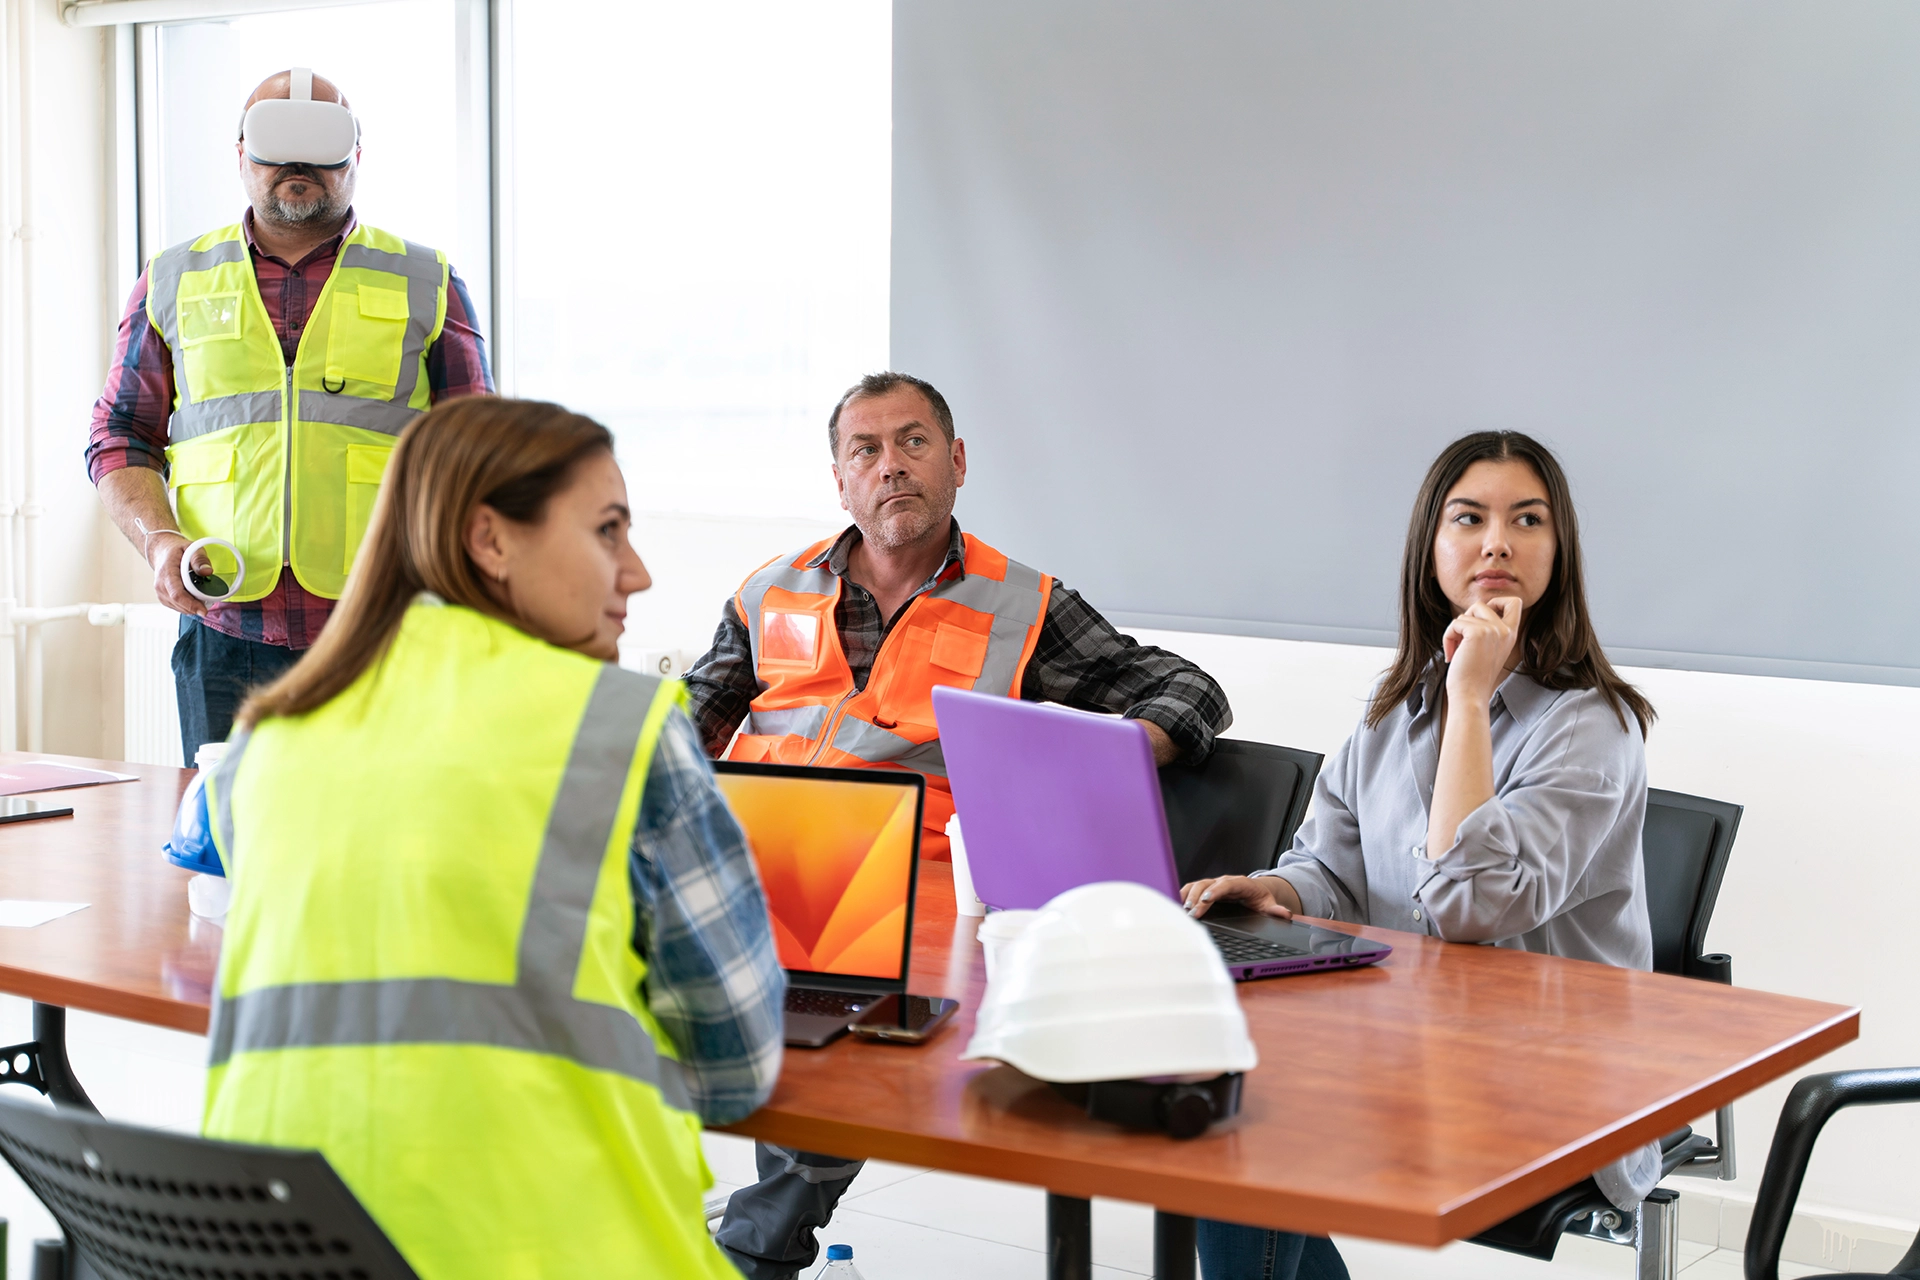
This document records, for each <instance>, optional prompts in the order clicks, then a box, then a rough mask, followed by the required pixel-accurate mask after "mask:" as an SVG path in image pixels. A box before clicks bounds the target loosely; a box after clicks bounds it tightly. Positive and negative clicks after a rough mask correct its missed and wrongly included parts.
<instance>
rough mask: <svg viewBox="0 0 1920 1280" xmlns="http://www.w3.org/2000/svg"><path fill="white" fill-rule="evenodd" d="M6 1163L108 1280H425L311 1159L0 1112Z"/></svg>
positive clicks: (14, 1109)
mask: <svg viewBox="0 0 1920 1280" xmlns="http://www.w3.org/2000/svg"><path fill="white" fill-rule="evenodd" d="M0 1155H4V1156H5V1157H6V1160H7V1163H8V1164H10V1165H12V1166H13V1168H14V1171H15V1172H16V1173H18V1174H19V1175H20V1178H21V1180H22V1181H23V1182H25V1183H26V1184H27V1186H28V1187H30V1188H31V1189H32V1191H33V1193H34V1194H35V1195H36V1196H38V1197H40V1202H41V1203H42V1204H44V1205H46V1206H47V1210H48V1212H50V1213H52V1214H53V1216H54V1219H55V1220H56V1221H58V1222H59V1224H60V1229H61V1230H62V1231H63V1232H64V1233H65V1234H66V1237H67V1246H68V1250H69V1257H70V1258H73V1259H75V1265H74V1266H73V1270H74V1271H75V1273H76V1274H81V1275H84V1274H86V1270H85V1269H86V1268H88V1267H91V1268H92V1269H93V1271H94V1272H96V1273H98V1274H99V1275H100V1276H102V1277H105V1278H106V1280H163V1278H165V1280H172V1278H173V1277H178V1276H194V1277H203V1278H204V1280H279V1278H280V1277H313V1280H418V1277H417V1276H415V1274H414V1271H413V1268H412V1267H410V1266H408V1265H407V1263H406V1260H405V1259H404V1258H402V1257H401V1256H400V1251H399V1250H398V1249H395V1248H394V1247H393V1244H392V1242H390V1241H389V1240H388V1239H387V1237H386V1236H385V1235H384V1234H383V1233H382V1232H381V1230H380V1228H379V1227H378V1226H377V1225H375V1223H374V1221H373V1219H372V1218H371V1217H369V1216H368V1214H367V1211H366V1210H365V1209H364V1208H362V1207H361V1206H360V1202H359V1201H358V1200H355V1199H354V1197H353V1193H352V1192H351V1191H349V1190H347V1187H346V1184H345V1183H343V1182H341V1181H340V1177H339V1175H338V1174H336V1173H335V1172H334V1171H333V1168H332V1166H330V1165H329V1164H328V1163H327V1162H326V1159H325V1158H324V1157H322V1156H321V1155H320V1153H319V1152H317V1151H286V1150H280V1149H277V1148H273V1147H252V1146H244V1145H241V1144H239V1143H231V1142H211V1141H208V1140H207V1139H205V1138H194V1137H188V1136H186V1135H184V1134H177V1133H165V1132H162V1131H160V1130H156V1129H141V1128H137V1127H135V1126H133V1125H124V1124H115V1123H113V1122H112V1121H110V1120H102V1119H101V1118H100V1117H98V1116H95V1115H90V1114H85V1113H82V1112H78V1111H72V1110H49V1109H48V1108H46V1107H44V1106H40V1105H35V1104H32V1103H26V1102H16V1101H13V1100H12V1099H9V1098H0Z"/></svg>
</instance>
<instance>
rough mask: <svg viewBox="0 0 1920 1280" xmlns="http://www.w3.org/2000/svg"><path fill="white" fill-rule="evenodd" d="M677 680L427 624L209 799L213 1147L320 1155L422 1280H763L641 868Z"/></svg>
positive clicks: (473, 618)
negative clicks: (643, 896)
mask: <svg viewBox="0 0 1920 1280" xmlns="http://www.w3.org/2000/svg"><path fill="white" fill-rule="evenodd" d="M685 697H686V694H685V690H684V688H683V687H682V686H681V685H680V684H679V683H678V682H674V681H662V680H657V679H654V678H651V677H648V676H642V675H639V674H637V673H634V672H630V671H622V670H621V669H620V668H618V667H615V666H612V665H610V664H606V663H600V662H595V661H593V660H591V659H589V658H585V657H582V656H581V655H579V654H576V653H572V652H569V651H567V650H564V649H558V648H554V647H553V646H551V645H548V644H545V643H543V642H541V641H539V640H536V639H533V638H532V637H530V636H528V635H526V634H525V633H523V632H521V631H518V630H516V629H515V628H513V627H511V626H508V625H507V624H505V623H502V622H498V621H495V620H493V619H491V618H487V617H485V616H483V615H481V614H479V613H476V612H474V611H473V610H470V609H463V608H459V607H456V606H451V605H436V604H417V605H415V606H414V607H413V608H412V609H410V610H409V611H408V613H407V616H406V620H405V621H404V622H403V624H402V626H401V629H400V632H399V634H398V636H397V637H396V638H395V640H394V642H393V645H392V647H391V648H390V649H389V651H388V652H387V654H386V656H385V657H384V659H382V660H381V661H379V662H378V663H376V664H375V665H374V666H373V667H370V668H369V669H368V671H367V672H366V673H365V674H364V675H362V676H361V677H360V679H359V680H358V681H356V682H355V683H354V684H353V685H351V686H349V687H348V689H347V690H346V691H345V692H344V693H342V694H340V695H339V696H338V697H336V698H334V699H333V701H331V702H329V703H327V704H326V705H325V706H323V707H321V708H320V709H319V710H317V711H314V712H311V713H309V714H307V715H304V716H299V717H291V718H284V719H270V720H267V721H265V722H263V723H262V724H260V725H259V726H258V727H257V728H256V729H255V730H253V731H252V732H251V733H250V734H246V733H241V734H236V736H235V738H234V740H233V742H232V745H231V746H229V748H228V751H227V755H226V757H225V759H224V760H223V761H222V762H221V764H220V766H219V768H218V769H217V770H216V771H215V772H214V773H213V774H212V775H211V776H210V778H209V780H208V790H207V795H208V808H209V813H210V814H211V815H212V817H213V826H214V828H215V834H214V838H215V842H216V844H217V846H218V848H219V850H220V858H221V862H222V864H223V865H224V866H225V867H226V868H227V871H228V874H229V875H230V876H231V877H232V880H233V905H232V908H231V911H230V912H229V914H228V916H227V923H226V937H225V942H224V945H223V946H222V948H221V954H220V971H219V978H218V980H217V982H216V984H215V991H214V1005H213V1017H212V1023H211V1026H210V1027H209V1032H208V1035H209V1040H210V1055H209V1057H210V1062H211V1068H210V1070H209V1072H208V1076H207V1105H206V1114H205V1120H204V1129H205V1132H206V1133H207V1134H208V1135H209V1136H213V1137H219V1138H226V1139H232V1140H238V1141H244V1142H257V1143H264V1144H267V1145H271V1146H284V1147H302V1148H313V1149H317V1150H319V1151H320V1152H322V1153H323V1154H324V1155H325V1156H326V1157H327V1160H328V1161H329V1162H330V1163H331V1164H332V1165H333V1167H334V1168H335V1169H336V1170H338V1171H339V1174H340V1176H341V1178H342V1179H343V1180H345V1182H346V1184H347V1186H348V1187H350V1188H351V1189H352V1190H353V1192H354V1194H355V1195H356V1196H358V1197H359V1199H360V1201H361V1202H362V1203H363V1204H365V1205H366V1207H367V1209H368V1211H369V1212H370V1213H371V1214H372V1215H373V1217H374V1219H375V1220H376V1221H377V1222H379V1224H380V1225H381V1227H382V1228H383V1229H385V1231H386V1232H387V1234H388V1236H390V1237H391V1238H392V1240H393V1242H394V1244H395V1245H396V1246H397V1247H398V1248H399V1250H400V1252H401V1253H402V1254H404V1255H405V1256H406V1258H407V1260H408V1261H409V1262H410V1263H412V1265H413V1267H414V1269H415V1270H416V1271H418V1272H419V1273H420V1275H421V1276H422V1277H424V1278H425V1280H471V1278H472V1277H476V1276H487V1277H499V1278H501V1280H548V1278H551V1280H561V1278H562V1277H565V1280H578V1278H579V1277H582V1276H636V1277H637V1276H674V1277H694V1278H695V1280H724V1278H730V1280H738V1276H737V1274H736V1273H735V1271H734V1269H733V1267H732V1265H731V1264H730V1263H728V1262H727V1261H726V1259H725V1257H724V1256H723V1255H722V1254H721V1253H720V1251H719V1249H718V1248H717V1247H716V1246H715V1245H714V1244H713V1242H712V1240H711V1239H710V1238H709V1237H708V1235H707V1230H706V1223H705V1215H704V1212H703V1210H702V1207H701V1197H702V1194H703V1193H704V1192H705V1190H706V1189H707V1188H708V1187H710V1186H711V1185H712V1181H713V1179H712V1175H711V1174H710V1173H709V1172H708V1171H707V1166H706V1162H705V1160H704V1158H703V1157H702V1155H701V1150H700V1120H699V1118H698V1116H697V1115H696V1114H695V1113H694V1112H693V1110H692V1109H691V1104H690V1102H689V1100H688V1093H687V1089H686V1084H685V1078H684V1075H683V1073H682V1070H681V1068H680V1065H679V1063H678V1061H677V1060H676V1059H677V1052H678V1051H677V1050H676V1048H675V1046H674V1045H673V1044H672V1042H671V1041H670V1039H669V1038H668V1036H667V1035H666V1034H665V1033H664V1032H663V1031H662V1030H661V1028H660V1026H659V1024H658V1023H657V1022H655V1020H654V1018H653V1015H652V1013H651V1012H650V1010H649V1009H648V1008H647V1005H646V1003H645V1000H644V998H643V996H642V994H641V990H640V984H641V980H642V979H643V978H644V977H645V974H646V966H645V963H644V962H643V961H642V960H641V959H640V958H639V956H637V955H636V954H635V953H634V949H633V936H634V928H633V927H634V906H633V897H632V890H631V888H630V885H629V882H628V861H629V850H630V847H631V844H632V840H633V831H634V824H635V821H636V819H637V816H638V814H639V810H640V797H641V791H642V788H643V786H644V785H645V782H646V779H647V768H648V764H649V762H650V761H651V759H652V756H653V752H654V747H655V745H656V743H657V742H658V740H659V735H660V731H661V727H662V725H663V724H664V722H665V720H666V718H667V715H668V713H669V712H670V711H671V710H672V709H673V708H674V707H676V706H680V705H682V704H683V703H684V701H685Z"/></svg>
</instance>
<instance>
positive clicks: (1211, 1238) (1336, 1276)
mask: <svg viewBox="0 0 1920 1280" xmlns="http://www.w3.org/2000/svg"><path fill="white" fill-rule="evenodd" d="M1196 1225H1197V1230H1196V1233H1195V1234H1196V1236H1197V1237H1198V1244H1199V1248H1200V1275H1201V1280H1347V1264H1346V1263H1344V1262H1342V1261H1341V1260H1340V1251H1339V1250H1338V1249H1336V1248H1334V1247H1333V1241H1331V1240H1329V1239H1327V1238H1326V1237H1325V1236H1299V1235H1295V1234H1294V1233H1293V1232H1291V1231H1268V1230H1267V1229H1265V1228H1264V1227H1242V1226H1237V1225H1235V1224H1234V1223H1231V1222H1211V1221H1209V1220H1207V1219H1206V1218H1202V1219H1201V1220H1200V1221H1199V1223H1198V1224H1196Z"/></svg>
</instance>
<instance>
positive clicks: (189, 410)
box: [167, 391, 281, 444]
mask: <svg viewBox="0 0 1920 1280" xmlns="http://www.w3.org/2000/svg"><path fill="white" fill-rule="evenodd" d="M280 394H281V393H280V392H278V391H243V392H241V393H239V394H238V395H231V396H216V397H215V398H214V399H212V400H202V401H201V402H200V403H198V404H183V405H181V406H180V407H179V408H178V409H175V410H174V411H173V416H172V417H171V418H169V419H167V438H168V439H169V440H171V441H172V442H173V443H175V444H179V443H180V442H181V441H182V440H191V439H193V438H194V437H195V436H204V435H207V434H209V433H211V432H215V431H225V430H226V429H227V428H228V427H244V426H246V425H247V424H248V423H252V422H271V423H273V424H274V425H275V426H278V425H279V423H280Z"/></svg>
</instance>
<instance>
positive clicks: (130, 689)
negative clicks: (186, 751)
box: [123, 604, 182, 768]
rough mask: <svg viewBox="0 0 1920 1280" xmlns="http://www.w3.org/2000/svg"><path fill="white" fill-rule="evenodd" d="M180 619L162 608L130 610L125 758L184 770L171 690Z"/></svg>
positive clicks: (133, 606)
mask: <svg viewBox="0 0 1920 1280" xmlns="http://www.w3.org/2000/svg"><path fill="white" fill-rule="evenodd" d="M179 638H180V615H179V614H177V613H175V612H174V611H173V610H171V609H169V608H167V607H166V606H165V605H163V604H130V605H128V606H127V634H126V656H125V658H124V660H123V661H124V663H125V668H126V701H127V709H126V743H125V746H124V750H125V751H126V758H127V759H128V760H131V761H133V762H134V763H136V764H168V765H173V766H174V767H175V768H178V767H180V765H181V763H182V761H181V759H180V705H179V703H178V702H177V701H176V700H175V697H174V690H173V645H174V641H176V640H178V639H179Z"/></svg>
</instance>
